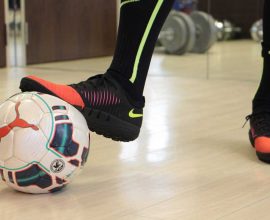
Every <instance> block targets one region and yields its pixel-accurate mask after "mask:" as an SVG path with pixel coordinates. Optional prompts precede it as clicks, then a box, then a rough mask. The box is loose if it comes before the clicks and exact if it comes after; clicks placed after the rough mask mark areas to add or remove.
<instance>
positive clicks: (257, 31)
mask: <svg viewBox="0 0 270 220" xmlns="http://www.w3.org/2000/svg"><path fill="white" fill-rule="evenodd" d="M250 34H251V38H252V39H253V40H255V41H257V42H261V41H262V40H263V20H262V19H260V20H259V21H256V22H255V23H254V24H253V25H252V27H251V29H250Z"/></svg>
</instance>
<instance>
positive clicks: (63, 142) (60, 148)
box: [50, 123, 79, 157]
mask: <svg viewBox="0 0 270 220" xmlns="http://www.w3.org/2000/svg"><path fill="white" fill-rule="evenodd" d="M50 147H51V148H53V149H54V150H55V151H57V152H58V153H60V154H61V155H63V156H65V157H71V156H75V155H76V154H77V152H78V150H79V144H78V143H77V142H75V141H74V140H73V125H72V124H70V123H61V124H56V127H55V133H54V136H53V139H52V142H51V144H50Z"/></svg>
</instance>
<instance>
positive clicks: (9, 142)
mask: <svg viewBox="0 0 270 220" xmlns="http://www.w3.org/2000/svg"><path fill="white" fill-rule="evenodd" d="M13 138H14V132H13V131H9V133H8V135H7V136H5V137H3V138H0V161H3V162H4V161H6V160H8V159H9V158H11V157H12V156H13V144H14V143H13ZM0 165H1V164H0Z"/></svg>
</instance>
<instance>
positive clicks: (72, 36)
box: [25, 0, 117, 64]
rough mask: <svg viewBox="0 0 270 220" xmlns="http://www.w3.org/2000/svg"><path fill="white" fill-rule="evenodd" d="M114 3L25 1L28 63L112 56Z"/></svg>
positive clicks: (114, 40)
mask: <svg viewBox="0 0 270 220" xmlns="http://www.w3.org/2000/svg"><path fill="white" fill-rule="evenodd" d="M116 16H117V15H116V1H111V0H110V1H108V0H80V1H78V0H57V1H55V0H25V20H26V23H27V27H28V28H27V29H28V36H27V38H28V40H27V41H28V44H27V46H26V60H27V64H35V63H44V62H52V61H62V60H71V59H80V58H90V57H98V56H107V55H112V54H113V51H114V47H115V43H116Z"/></svg>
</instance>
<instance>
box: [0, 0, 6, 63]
mask: <svg viewBox="0 0 270 220" xmlns="http://www.w3.org/2000/svg"><path fill="white" fill-rule="evenodd" d="M4 18H5V16H4V1H0V67H4V66H5V65H6V31H5V19H4Z"/></svg>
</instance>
